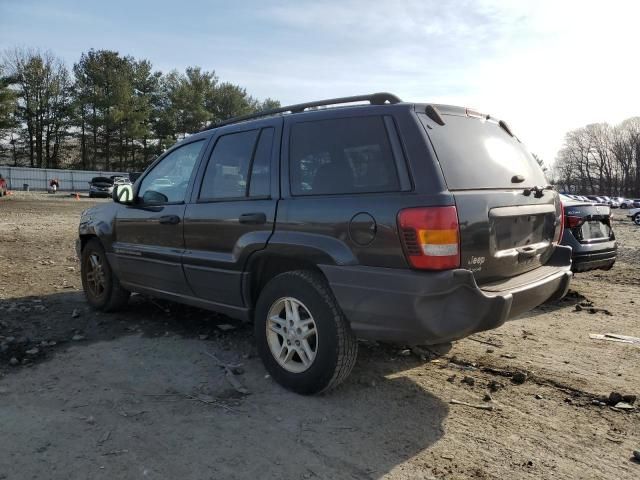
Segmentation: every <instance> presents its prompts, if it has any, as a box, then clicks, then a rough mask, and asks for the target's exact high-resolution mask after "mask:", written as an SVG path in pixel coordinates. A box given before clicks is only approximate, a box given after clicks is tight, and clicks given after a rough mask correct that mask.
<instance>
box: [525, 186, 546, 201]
mask: <svg viewBox="0 0 640 480" xmlns="http://www.w3.org/2000/svg"><path fill="white" fill-rule="evenodd" d="M545 190H553V185H544V186H540V187H539V186H537V185H534V186H533V187H527V188H525V189H524V191H523V192H522V193H523V194H524V196H525V197H528V196H529V195H531V194H532V193H533V194H534V197H536V198H540V197H542V196H543V195H544V191H545Z"/></svg>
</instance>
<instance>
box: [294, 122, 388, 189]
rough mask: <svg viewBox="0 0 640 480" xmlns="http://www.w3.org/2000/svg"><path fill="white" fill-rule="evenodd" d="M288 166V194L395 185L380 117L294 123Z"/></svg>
mask: <svg viewBox="0 0 640 480" xmlns="http://www.w3.org/2000/svg"><path fill="white" fill-rule="evenodd" d="M289 168H290V180H291V193H292V194H293V195H327V194H351V193H373V192H392V191H398V190H399V189H400V187H399V181H398V173H397V169H396V165H395V160H394V157H393V154H392V149H391V145H390V143H389V137H388V134H387V130H386V128H385V124H384V121H383V118H382V117H380V116H370V117H353V118H338V119H330V120H317V121H310V122H300V123H295V124H293V125H292V127H291V134H290V167H289Z"/></svg>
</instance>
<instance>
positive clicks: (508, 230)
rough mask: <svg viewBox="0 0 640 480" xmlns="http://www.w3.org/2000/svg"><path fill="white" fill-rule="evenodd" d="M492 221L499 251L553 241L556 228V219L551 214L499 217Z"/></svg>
mask: <svg viewBox="0 0 640 480" xmlns="http://www.w3.org/2000/svg"><path fill="white" fill-rule="evenodd" d="M492 220H493V221H492V222H491V223H492V227H493V235H494V241H495V246H496V249H497V250H498V251H500V250H509V249H513V248H519V247H526V246H527V245H533V244H538V243H540V242H545V241H548V240H551V239H552V237H553V231H554V228H555V227H554V221H555V218H554V216H553V215H550V214H538V215H519V216H516V217H499V218H494V219H492Z"/></svg>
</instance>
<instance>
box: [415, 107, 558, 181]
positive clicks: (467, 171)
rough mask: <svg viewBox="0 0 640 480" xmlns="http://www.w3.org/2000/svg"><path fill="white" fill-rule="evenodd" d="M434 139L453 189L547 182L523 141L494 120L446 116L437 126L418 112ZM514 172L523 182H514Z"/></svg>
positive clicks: (444, 171)
mask: <svg viewBox="0 0 640 480" xmlns="http://www.w3.org/2000/svg"><path fill="white" fill-rule="evenodd" d="M418 117H419V118H420V121H421V122H422V123H423V125H424V126H425V128H426V129H427V133H428V134H429V138H431V142H432V143H433V147H434V149H435V151H436V155H437V156H438V160H439V161H440V165H441V167H442V172H443V173H444V176H445V180H446V182H447V186H448V187H449V189H450V190H471V189H477V188H514V187H516V188H517V187H520V186H534V185H536V186H541V185H546V184H547V183H548V182H547V180H546V179H545V177H544V173H543V172H542V169H541V168H540V166H539V165H538V163H537V162H536V161H535V159H534V158H533V157H532V156H531V155H530V154H529V152H527V150H526V148H525V147H524V145H523V144H521V143H520V142H519V141H518V140H517V139H516V138H515V137H512V136H510V135H509V134H508V133H507V132H505V131H504V130H503V129H502V127H500V125H498V124H497V123H496V122H493V121H486V120H481V119H478V118H475V117H463V116H457V115H443V118H444V121H445V125H443V126H440V125H435V124H434V123H433V122H431V120H429V118H428V117H427V116H426V115H425V114H418ZM514 175H522V176H523V177H524V182H522V183H513V182H512V181H511V179H512V177H513V176H514Z"/></svg>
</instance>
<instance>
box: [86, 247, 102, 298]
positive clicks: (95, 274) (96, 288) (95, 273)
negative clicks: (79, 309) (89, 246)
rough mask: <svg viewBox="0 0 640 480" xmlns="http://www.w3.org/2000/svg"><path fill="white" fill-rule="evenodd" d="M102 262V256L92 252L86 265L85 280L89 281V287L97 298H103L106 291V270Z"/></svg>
mask: <svg viewBox="0 0 640 480" xmlns="http://www.w3.org/2000/svg"><path fill="white" fill-rule="evenodd" d="M102 262H103V261H102V256H101V255H100V254H99V253H97V252H92V253H91V254H90V255H89V258H88V262H87V265H86V274H85V278H86V280H87V287H88V289H89V292H90V293H91V295H92V296H93V297H95V298H99V297H101V296H102V294H103V293H104V291H105V278H104V268H103V263H102Z"/></svg>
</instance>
